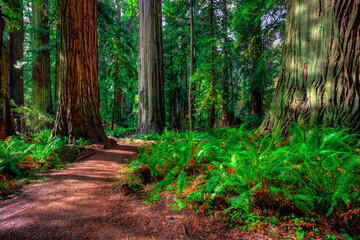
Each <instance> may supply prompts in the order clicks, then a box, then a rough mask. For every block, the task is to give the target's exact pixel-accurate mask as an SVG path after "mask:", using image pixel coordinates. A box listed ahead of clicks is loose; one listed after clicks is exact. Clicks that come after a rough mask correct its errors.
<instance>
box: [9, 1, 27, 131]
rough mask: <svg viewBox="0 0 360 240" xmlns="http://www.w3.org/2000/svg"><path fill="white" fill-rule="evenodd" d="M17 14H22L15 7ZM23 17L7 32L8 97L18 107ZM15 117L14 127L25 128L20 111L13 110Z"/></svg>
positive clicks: (21, 100) (21, 84) (21, 94)
mask: <svg viewBox="0 0 360 240" xmlns="http://www.w3.org/2000/svg"><path fill="white" fill-rule="evenodd" d="M16 10H17V11H19V12H18V14H19V15H21V16H22V15H23V10H22V9H21V8H19V9H16ZM23 43H24V19H23V18H21V19H20V20H19V29H14V30H13V31H11V32H9V41H8V49H9V98H10V100H13V101H14V102H15V104H16V105H17V106H18V107H20V106H24V80H23V75H24V74H23V69H22V68H21V67H19V66H18V62H19V61H20V60H21V59H23V58H24V47H23ZM13 113H14V117H15V118H16V129H17V131H21V130H22V129H24V128H25V121H24V118H23V116H22V114H21V113H17V112H13Z"/></svg>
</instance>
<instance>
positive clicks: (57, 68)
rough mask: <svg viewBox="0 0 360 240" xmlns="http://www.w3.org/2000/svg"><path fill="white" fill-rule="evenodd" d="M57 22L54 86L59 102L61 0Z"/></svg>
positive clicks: (58, 4)
mask: <svg viewBox="0 0 360 240" xmlns="http://www.w3.org/2000/svg"><path fill="white" fill-rule="evenodd" d="M56 9H57V19H56V20H57V22H56V25H55V29H56V43H55V49H56V50H55V51H56V52H55V86H54V101H55V102H56V103H57V102H58V99H59V95H60V47H61V39H60V38H61V33H60V28H61V24H60V19H61V0H57V1H56Z"/></svg>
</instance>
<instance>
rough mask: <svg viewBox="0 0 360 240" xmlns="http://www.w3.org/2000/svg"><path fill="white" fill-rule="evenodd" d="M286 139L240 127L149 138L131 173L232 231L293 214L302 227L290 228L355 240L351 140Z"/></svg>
mask: <svg viewBox="0 0 360 240" xmlns="http://www.w3.org/2000/svg"><path fill="white" fill-rule="evenodd" d="M290 133H291V134H290V135H291V136H290V137H288V138H284V137H279V136H277V135H276V134H267V135H264V134H262V133H260V132H256V131H255V132H254V131H250V130H246V129H245V128H244V126H242V127H240V128H239V129H233V128H218V129H216V130H215V132H205V133H199V132H184V133H175V132H174V131H165V133H164V134H163V135H161V136H160V135H152V136H148V138H151V139H154V140H155V141H152V142H150V143H148V145H147V147H145V148H142V149H141V150H140V157H139V158H138V159H137V160H135V161H134V162H132V163H131V166H133V167H134V168H135V169H136V168H138V167H140V166H142V167H144V166H146V167H148V168H149V169H150V171H151V175H152V177H153V178H156V179H157V181H156V183H154V184H153V190H152V191H153V196H156V195H157V194H158V193H159V192H160V191H162V190H164V189H165V190H166V189H169V188H172V189H174V188H175V189H176V191H177V197H176V200H177V202H179V201H181V202H182V203H183V204H186V205H187V206H188V207H189V208H191V209H193V210H194V211H197V212H200V213H207V212H214V211H216V210H217V209H218V210H221V211H222V215H221V216H223V218H224V219H226V220H227V221H228V222H229V224H231V225H234V226H238V227H244V226H249V218H252V219H253V221H250V222H251V223H252V224H254V223H256V221H257V220H259V218H260V216H261V215H264V214H265V215H266V214H268V215H269V216H270V218H273V217H276V218H280V216H281V217H286V216H291V215H293V216H294V217H295V218H296V219H300V220H299V221H300V222H301V223H303V224H298V225H297V226H299V227H302V228H306V226H310V227H309V229H310V232H311V234H313V235H314V236H317V234H320V235H321V234H323V235H325V236H326V232H322V233H321V232H319V230H318V232H316V233H315V232H314V231H315V230H314V229H315V228H316V226H327V229H328V230H329V229H337V230H340V229H343V230H344V229H345V231H346V232H347V233H349V234H351V235H353V236H355V235H357V234H359V233H360V227H359V226H360V216H359V211H360V191H359V188H360V157H359V152H360V149H359V148H358V147H359V141H358V136H357V135H354V134H348V131H347V130H337V129H333V128H321V127H319V128H314V129H307V128H305V127H302V126H295V127H294V128H293V129H291V131H290ZM264 209H265V210H264ZM275 213H276V214H277V215H276V214H275ZM225 216H227V217H225ZM301 219H302V220H301ZM310 220H311V221H310ZM309 224H310V225H309ZM316 229H317V228H316ZM300 232H301V231H300ZM272 234H273V236H276V234H275V235H274V233H272ZM300 235H301V234H300ZM320 235H319V236H320Z"/></svg>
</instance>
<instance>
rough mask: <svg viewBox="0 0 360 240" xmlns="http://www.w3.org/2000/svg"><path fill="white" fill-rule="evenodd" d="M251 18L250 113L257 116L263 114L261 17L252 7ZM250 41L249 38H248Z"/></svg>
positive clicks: (260, 116)
mask: <svg viewBox="0 0 360 240" xmlns="http://www.w3.org/2000/svg"><path fill="white" fill-rule="evenodd" d="M254 10H255V11H254V13H253V17H254V18H253V20H252V21H251V23H250V36H251V38H252V41H253V43H252V47H251V49H252V50H251V57H250V61H251V69H250V71H251V85H250V92H251V113H252V114H256V115H257V116H258V117H259V118H262V117H263V116H264V103H263V102H264V83H263V82H264V76H263V74H262V69H259V65H260V64H259V61H261V54H262V32H261V24H262V23H261V18H259V17H258V14H259V10H258V9H257V8H255V9H254ZM249 41H250V39H249Z"/></svg>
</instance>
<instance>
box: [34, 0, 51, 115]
mask: <svg viewBox="0 0 360 240" xmlns="http://www.w3.org/2000/svg"><path fill="white" fill-rule="evenodd" d="M48 10H49V2H48V0H33V1H32V20H33V22H32V24H33V26H34V33H33V39H32V44H33V48H34V54H35V56H34V62H33V69H32V77H33V89H32V100H33V106H34V108H35V109H37V110H39V111H40V112H43V113H51V111H52V97H51V96H52V94H51V77H50V47H49V41H50V33H49V16H48Z"/></svg>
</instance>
